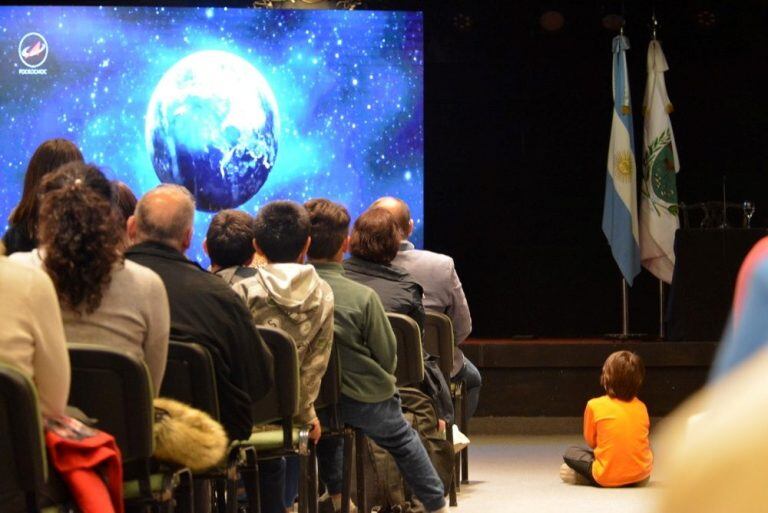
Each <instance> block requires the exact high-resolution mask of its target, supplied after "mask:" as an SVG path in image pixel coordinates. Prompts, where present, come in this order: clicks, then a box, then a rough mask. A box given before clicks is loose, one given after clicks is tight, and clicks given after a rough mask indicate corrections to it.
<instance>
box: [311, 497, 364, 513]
mask: <svg viewBox="0 0 768 513" xmlns="http://www.w3.org/2000/svg"><path fill="white" fill-rule="evenodd" d="M336 502H338V504H336ZM317 503H318V506H319V507H318V510H319V512H320V513H339V511H341V499H338V500H337V501H334V500H333V499H332V498H331V496H330V495H328V492H325V493H324V494H323V495H321V496H320V497H319V498H318V499H317ZM349 513H357V506H355V503H354V502H352V499H350V500H349Z"/></svg>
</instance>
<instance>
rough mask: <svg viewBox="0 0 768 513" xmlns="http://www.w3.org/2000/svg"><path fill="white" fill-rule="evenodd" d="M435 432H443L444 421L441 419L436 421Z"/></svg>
mask: <svg viewBox="0 0 768 513" xmlns="http://www.w3.org/2000/svg"><path fill="white" fill-rule="evenodd" d="M437 430H438V431H439V432H441V433H444V432H445V421H444V420H443V419H437Z"/></svg>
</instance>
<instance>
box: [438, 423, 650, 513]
mask: <svg viewBox="0 0 768 513" xmlns="http://www.w3.org/2000/svg"><path fill="white" fill-rule="evenodd" d="M471 438H472V445H471V446H470V447H471V456H470V483H469V484H468V485H462V488H461V493H460V495H459V498H458V502H459V505H458V507H457V508H452V509H451V510H452V511H455V512H456V513H492V512H496V511H499V512H504V513H506V512H510V513H513V512H521V513H523V512H524V513H582V512H583V513H651V512H652V511H653V500H654V494H655V493H656V491H658V487H659V486H660V481H659V479H658V478H657V476H651V482H650V484H649V486H647V487H644V488H621V489H598V488H593V487H589V486H573V485H567V484H565V483H563V482H562V481H561V480H560V477H559V475H558V469H559V467H560V464H561V463H562V458H561V455H562V453H563V450H564V449H565V448H566V447H567V446H569V445H575V444H580V443H582V442H581V438H580V437H579V436H578V435H562V434H552V435H537V436H532V435H479V434H475V435H473V436H472V437H471Z"/></svg>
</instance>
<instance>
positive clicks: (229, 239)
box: [205, 210, 255, 268]
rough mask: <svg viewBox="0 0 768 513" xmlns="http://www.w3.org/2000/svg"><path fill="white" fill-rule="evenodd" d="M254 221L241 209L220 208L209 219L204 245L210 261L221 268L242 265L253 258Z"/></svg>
mask: <svg viewBox="0 0 768 513" xmlns="http://www.w3.org/2000/svg"><path fill="white" fill-rule="evenodd" d="M253 239H254V222H253V218H252V217H251V216H250V215H248V214H247V213H246V212H243V211H242V210H222V211H220V212H219V213H218V214H216V215H215V216H213V219H211V224H210V226H208V233H206V235H205V245H206V247H207V248H208V256H209V257H211V263H212V264H215V265H218V266H221V267H223V268H227V267H232V266H235V265H243V264H245V263H246V262H248V260H250V259H251V258H253V253H254V251H255V250H254V249H253Z"/></svg>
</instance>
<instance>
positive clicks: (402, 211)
mask: <svg viewBox="0 0 768 513" xmlns="http://www.w3.org/2000/svg"><path fill="white" fill-rule="evenodd" d="M371 207H379V208H384V209H386V210H388V211H389V213H390V214H392V215H393V216H394V217H395V221H397V226H398V229H399V231H400V250H399V251H398V253H397V256H396V257H395V258H394V260H392V265H396V266H400V267H402V268H403V269H405V270H406V271H408V272H409V273H410V274H411V276H412V277H413V278H414V279H415V280H416V282H418V283H419V285H421V286H422V287H423V288H424V300H423V303H424V308H425V309H427V310H436V311H438V312H442V313H444V314H446V315H448V317H450V318H451V321H452V322H453V337H454V343H455V344H456V346H457V347H456V349H455V351H454V353H453V369H452V371H451V379H452V380H454V381H456V380H464V382H465V383H466V385H467V402H468V403H469V404H468V408H467V409H468V410H469V411H468V414H469V417H471V416H473V415H474V414H475V410H476V409H477V403H478V401H479V399H480V386H481V384H482V381H481V378H480V372H479V371H478V370H477V367H475V365H474V364H473V363H472V362H470V361H469V360H468V359H467V357H466V356H464V353H463V352H462V351H461V349H459V347H458V345H459V344H460V343H461V342H464V340H465V339H466V338H467V336H469V334H470V333H471V332H472V318H471V317H470V315H469V306H468V305H467V298H466V297H465V296H464V289H463V288H462V286H461V281H459V275H458V274H457V273H456V267H455V266H454V264H453V258H451V257H449V256H448V255H443V254H440V253H434V252H432V251H425V250H421V249H415V247H414V245H413V244H412V243H411V242H410V241H409V240H408V237H410V236H411V234H412V233H413V219H411V212H410V209H409V208H408V205H407V204H406V203H405V202H404V201H403V200H401V199H399V198H393V197H391V196H385V197H383V198H379V199H377V200H376V201H374V202H373V204H372V205H371Z"/></svg>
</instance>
